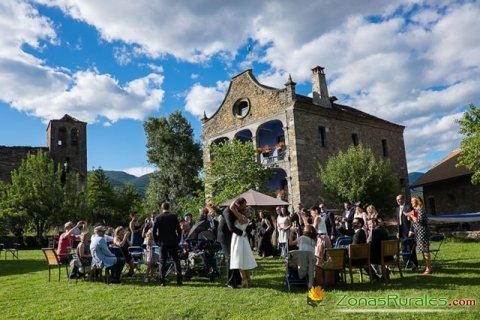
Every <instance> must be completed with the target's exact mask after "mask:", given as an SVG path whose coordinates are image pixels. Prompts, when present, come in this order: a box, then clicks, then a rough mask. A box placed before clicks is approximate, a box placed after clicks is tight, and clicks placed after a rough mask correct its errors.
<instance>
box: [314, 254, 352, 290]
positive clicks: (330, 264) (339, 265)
mask: <svg viewBox="0 0 480 320" xmlns="http://www.w3.org/2000/svg"><path fill="white" fill-rule="evenodd" d="M324 261H325V262H324V263H323V264H322V265H321V266H318V268H320V270H321V271H322V277H323V279H322V281H323V283H324V284H325V283H326V276H325V271H338V272H340V276H341V280H342V281H343V282H346V276H345V249H337V248H328V249H325V260H324Z"/></svg>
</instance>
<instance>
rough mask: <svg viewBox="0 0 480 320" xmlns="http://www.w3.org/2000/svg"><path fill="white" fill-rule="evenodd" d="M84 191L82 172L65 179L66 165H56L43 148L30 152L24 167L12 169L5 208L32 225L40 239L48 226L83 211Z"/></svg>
mask: <svg viewBox="0 0 480 320" xmlns="http://www.w3.org/2000/svg"><path fill="white" fill-rule="evenodd" d="M80 191H81V186H80V184H79V181H78V176H77V175H75V174H71V173H67V174H66V175H64V179H62V167H61V166H60V165H58V166H55V164H54V162H53V160H51V159H50V158H49V157H48V155H47V154H46V153H45V152H43V151H40V152H38V153H36V154H29V155H28V156H27V158H26V159H25V160H23V161H22V164H21V165H20V167H19V168H17V169H16V170H13V171H12V183H11V185H10V186H8V187H7V188H6V194H4V197H5V198H6V199H5V200H6V201H5V203H4V205H3V210H4V212H6V213H7V214H8V215H10V216H12V217H18V218H21V219H23V220H24V221H26V222H27V223H28V224H29V225H30V226H32V227H33V229H34V230H35V232H36V235H37V239H38V240H39V241H40V239H42V238H43V235H44V233H45V231H46V230H48V228H50V227H51V226H53V225H55V224H59V223H60V222H62V220H63V219H65V217H71V216H72V215H75V214H79V213H80V210H81V207H82V206H83V202H82V193H81V192H80Z"/></svg>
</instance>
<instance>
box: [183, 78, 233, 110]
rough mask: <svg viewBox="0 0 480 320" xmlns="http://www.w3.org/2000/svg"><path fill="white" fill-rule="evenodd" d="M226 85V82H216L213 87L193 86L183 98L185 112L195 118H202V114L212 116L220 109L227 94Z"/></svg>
mask: <svg viewBox="0 0 480 320" xmlns="http://www.w3.org/2000/svg"><path fill="white" fill-rule="evenodd" d="M228 84H229V83H228V82H227V81H225V82H221V81H218V82H217V83H216V86H215V87H204V86H202V85H200V84H198V83H196V84H194V85H193V86H192V87H191V88H190V90H188V92H187V95H186V97H185V110H187V111H188V112H190V113H191V114H193V115H194V116H196V117H197V118H201V117H203V113H204V112H205V113H206V114H207V117H210V116H212V115H213V114H214V113H215V112H216V111H217V109H218V108H219V107H220V104H221V103H222V101H223V98H224V97H225V94H226V92H227V89H228Z"/></svg>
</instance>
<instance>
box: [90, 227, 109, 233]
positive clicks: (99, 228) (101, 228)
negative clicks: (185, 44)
mask: <svg viewBox="0 0 480 320" xmlns="http://www.w3.org/2000/svg"><path fill="white" fill-rule="evenodd" d="M105 230H107V229H106V228H105V227H104V226H96V227H95V228H94V229H93V231H95V232H105Z"/></svg>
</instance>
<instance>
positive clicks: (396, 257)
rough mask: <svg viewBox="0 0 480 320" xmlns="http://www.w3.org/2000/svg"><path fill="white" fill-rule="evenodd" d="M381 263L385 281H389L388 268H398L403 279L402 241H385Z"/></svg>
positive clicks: (382, 247)
mask: <svg viewBox="0 0 480 320" xmlns="http://www.w3.org/2000/svg"><path fill="white" fill-rule="evenodd" d="M380 263H381V265H382V276H383V280H384V281H387V280H388V276H387V267H388V266H390V265H391V266H395V265H396V266H397V267H398V272H399V273H400V278H403V274H402V268H401V267H400V241H399V240H398V239H395V240H383V241H382V246H381V253H380Z"/></svg>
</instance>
